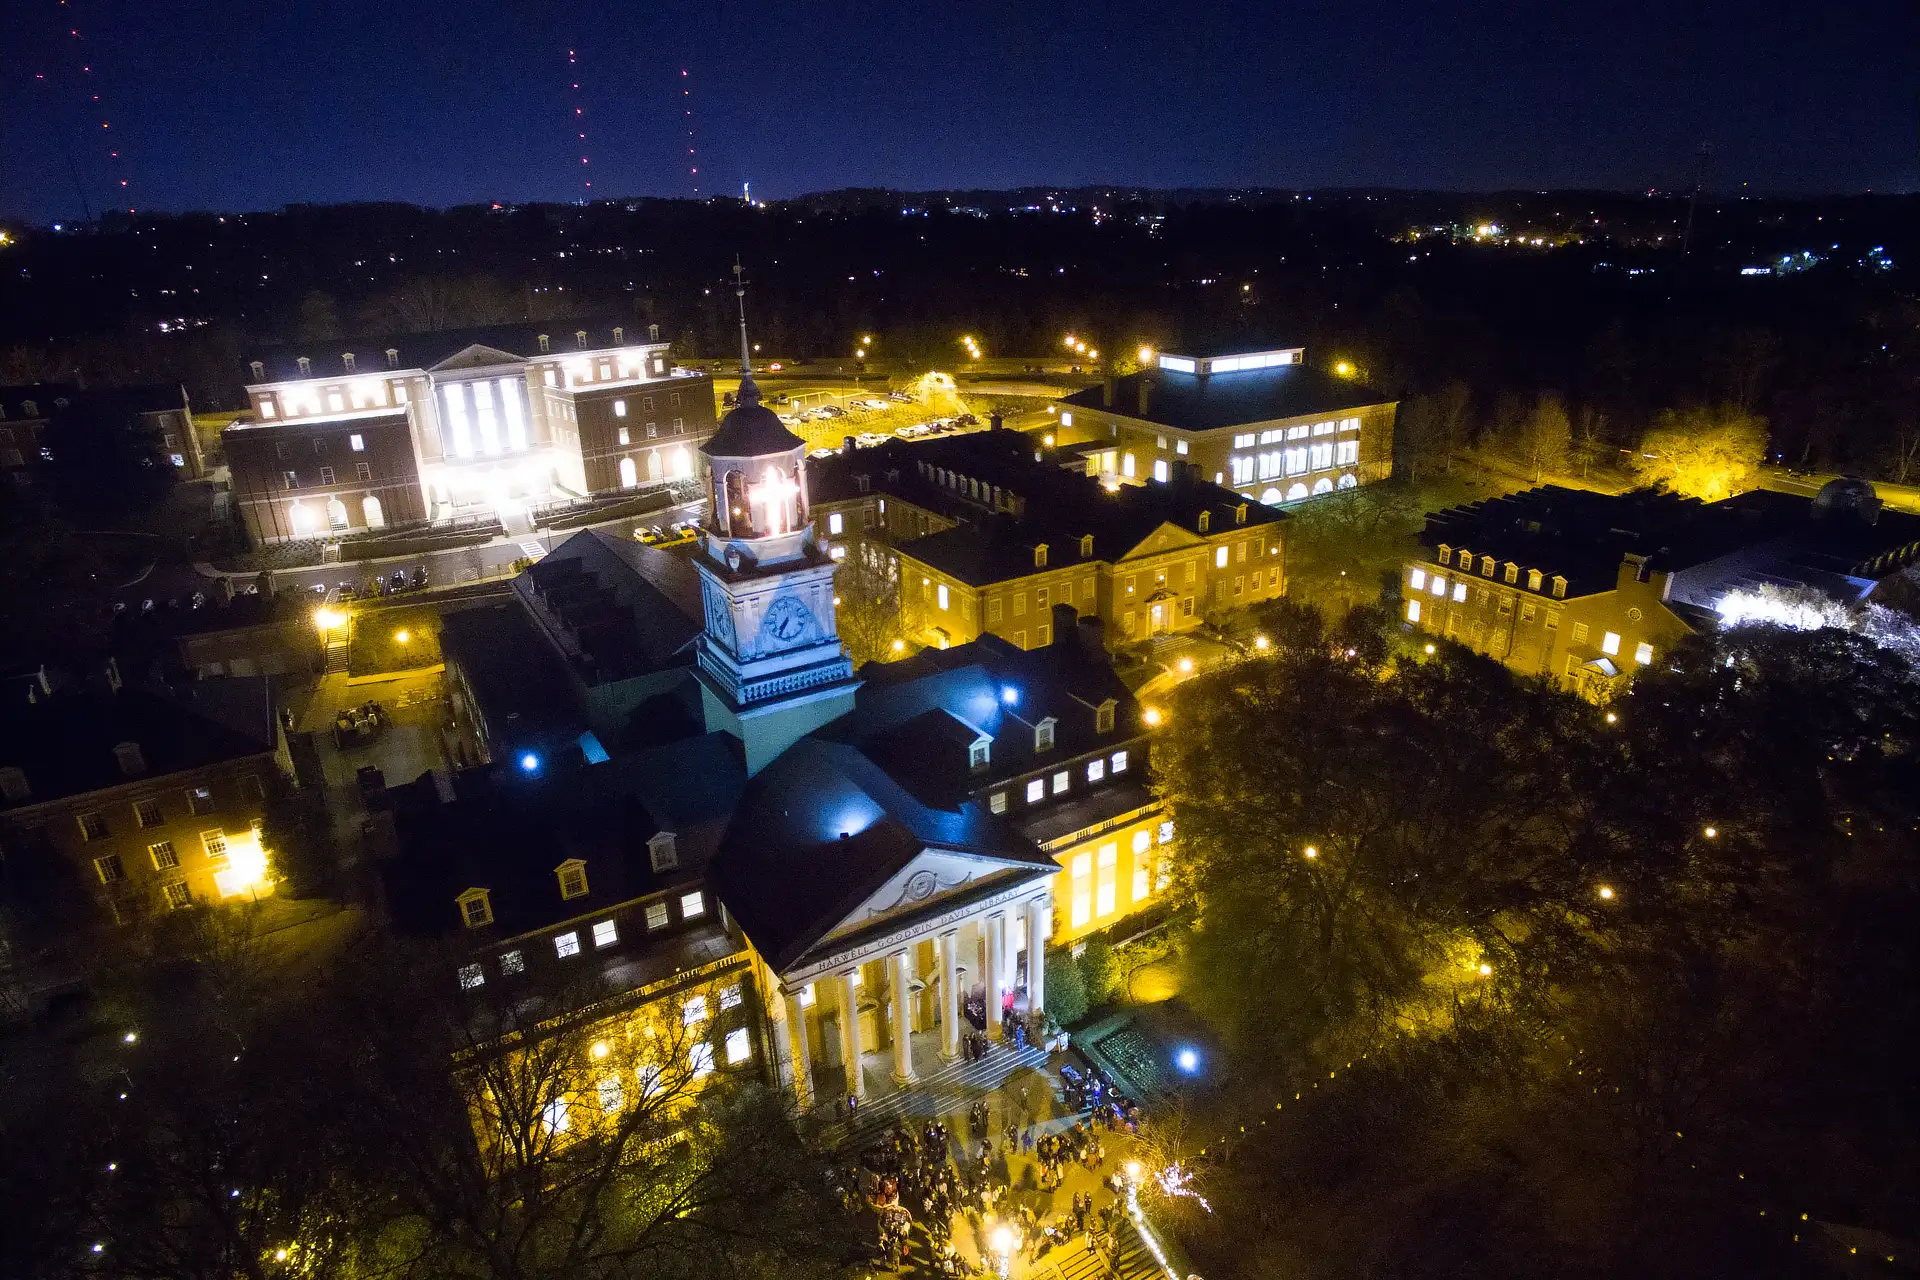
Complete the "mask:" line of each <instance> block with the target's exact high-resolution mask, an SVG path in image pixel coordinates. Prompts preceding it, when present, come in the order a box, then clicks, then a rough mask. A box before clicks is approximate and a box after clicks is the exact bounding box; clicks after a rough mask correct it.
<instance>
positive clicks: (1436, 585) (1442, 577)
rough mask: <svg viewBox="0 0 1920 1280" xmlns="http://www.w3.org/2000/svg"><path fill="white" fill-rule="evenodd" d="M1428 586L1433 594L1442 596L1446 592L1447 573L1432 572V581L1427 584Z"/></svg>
mask: <svg viewBox="0 0 1920 1280" xmlns="http://www.w3.org/2000/svg"><path fill="white" fill-rule="evenodd" d="M1429 586H1430V588H1431V590H1432V591H1433V594H1435V595H1436V596H1444V595H1445V594H1447V575H1446V574H1444V573H1436V574H1434V575H1433V581H1432V583H1430V584H1429Z"/></svg>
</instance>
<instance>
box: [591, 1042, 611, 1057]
mask: <svg viewBox="0 0 1920 1280" xmlns="http://www.w3.org/2000/svg"><path fill="white" fill-rule="evenodd" d="M609 1052H610V1050H609V1049H608V1047H607V1042H606V1041H605V1040H595V1041H594V1042H593V1056H594V1057H595V1058H604V1057H606V1056H607V1054H608V1053H609Z"/></svg>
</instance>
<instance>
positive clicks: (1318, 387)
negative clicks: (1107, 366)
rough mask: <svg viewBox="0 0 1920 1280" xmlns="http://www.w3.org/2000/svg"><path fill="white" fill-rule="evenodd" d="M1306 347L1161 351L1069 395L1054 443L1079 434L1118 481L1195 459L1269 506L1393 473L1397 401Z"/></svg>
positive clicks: (1096, 465) (1071, 441) (1152, 475)
mask: <svg viewBox="0 0 1920 1280" xmlns="http://www.w3.org/2000/svg"><path fill="white" fill-rule="evenodd" d="M1304 355H1305V350H1304V348H1301V347H1280V348H1274V349H1271V350H1264V351H1248V350H1244V349H1241V350H1231V351H1228V350H1221V351H1193V352H1189V353H1184V354H1181V353H1175V352H1170V351H1163V352H1160V353H1158V354H1157V355H1156V356H1155V357H1154V362H1153V365H1152V366H1151V367H1150V368H1148V369H1146V370H1143V371H1142V372H1140V373H1133V374H1128V375H1126V376H1125V377H1121V378H1109V379H1107V380H1106V381H1105V382H1104V383H1103V384H1101V385H1099V386H1096V387H1089V388H1087V389H1086V390H1085V391H1081V392H1079V393H1077V394H1075V395H1071V396H1068V397H1066V398H1065V399H1063V400H1061V401H1060V403H1059V405H1058V406H1057V408H1058V410H1059V414H1058V425H1057V426H1055V427H1054V428H1053V436H1054V443H1056V444H1057V445H1059V446H1061V447H1063V448H1064V447H1066V446H1069V445H1075V446H1079V448H1080V450H1081V451H1082V452H1083V453H1084V454H1085V456H1086V458H1087V466H1088V469H1089V471H1090V472H1091V473H1093V474H1096V475H1098V476H1099V477H1100V478H1102V479H1103V480H1105V481H1107V482H1108V483H1113V482H1116V481H1117V482H1121V483H1138V482H1140V481H1143V480H1148V479H1158V480H1165V479H1166V478H1168V477H1169V476H1170V475H1172V474H1173V472H1174V470H1175V469H1176V468H1177V467H1178V466H1179V464H1180V463H1182V462H1185V463H1189V464H1192V465H1194V466H1196V467H1198V468H1199V470H1200V474H1201V475H1203V476H1208V477H1211V479H1212V480H1213V482H1214V483H1215V484H1219V485H1226V486H1228V487H1230V488H1232V489H1233V490H1234V492H1236V493H1238V494H1240V495H1241V496H1242V497H1245V498H1250V499H1252V500H1253V501H1255V502H1259V503H1264V504H1266V505H1268V506H1277V505H1279V504H1280V503H1283V502H1298V501H1299V500H1300V499H1302V498H1307V497H1314V496H1318V495H1320V494H1325V493H1333V492H1335V491H1337V490H1340V489H1351V488H1354V487H1355V486H1357V485H1362V484H1369V483H1371V482H1373V481H1376V480H1384V479H1386V478H1387V476H1388V475H1390V474H1391V473H1392V471H1393V419H1394V410H1395V407H1396V402H1395V401H1394V400H1391V399H1389V398H1388V397H1386V396H1384V395H1382V394H1380V393H1379V392H1378V391H1375V390H1373V389H1372V388H1370V387H1366V386H1363V385H1361V384H1360V383H1358V382H1356V381H1353V380H1350V379H1348V378H1344V377H1340V376H1338V375H1336V374H1332V373H1327V372H1325V371H1324V370H1321V369H1317V368H1315V367H1313V366H1312V365H1308V364H1306V363H1304V362H1303V357H1304Z"/></svg>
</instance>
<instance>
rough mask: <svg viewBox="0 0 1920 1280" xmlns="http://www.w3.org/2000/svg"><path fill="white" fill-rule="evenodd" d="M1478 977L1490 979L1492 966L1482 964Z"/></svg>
mask: <svg viewBox="0 0 1920 1280" xmlns="http://www.w3.org/2000/svg"><path fill="white" fill-rule="evenodd" d="M1480 976H1481V977H1483V978H1491V977H1492V976H1493V966H1492V965H1490V964H1487V963H1485V962H1482V963H1481V965H1480Z"/></svg>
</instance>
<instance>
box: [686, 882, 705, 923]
mask: <svg viewBox="0 0 1920 1280" xmlns="http://www.w3.org/2000/svg"><path fill="white" fill-rule="evenodd" d="M705 914H707V900H706V899H705V898H703V897H701V896H700V891H699V890H698V889H695V890H694V891H693V892H692V893H683V894H681V895H680V918H681V919H682V920H692V919H693V918H694V917H696V916H703V915H705Z"/></svg>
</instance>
